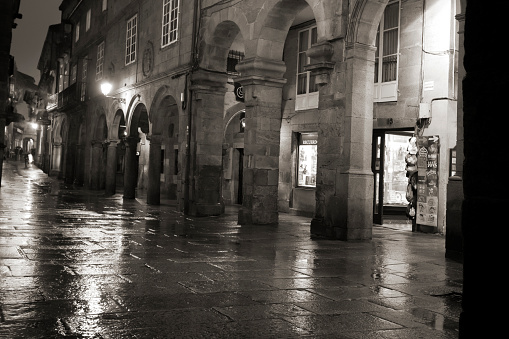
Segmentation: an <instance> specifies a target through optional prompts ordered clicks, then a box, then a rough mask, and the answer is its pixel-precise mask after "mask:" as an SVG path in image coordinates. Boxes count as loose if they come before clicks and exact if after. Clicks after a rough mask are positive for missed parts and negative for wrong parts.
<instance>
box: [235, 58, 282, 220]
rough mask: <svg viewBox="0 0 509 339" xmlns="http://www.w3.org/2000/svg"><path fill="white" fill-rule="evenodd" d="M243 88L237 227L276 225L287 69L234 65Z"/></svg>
mask: <svg viewBox="0 0 509 339" xmlns="http://www.w3.org/2000/svg"><path fill="white" fill-rule="evenodd" d="M237 70H239V72H240V73H241V74H242V76H241V77H240V78H238V79H237V81H238V82H240V83H241V84H242V86H243V88H244V100H245V101H244V102H245V105H246V120H245V121H246V127H245V130H244V164H243V166H244V173H243V187H242V193H243V198H242V209H241V210H240V211H239V224H260V225H263V224H277V223H278V215H279V214H278V183H279V147H280V146H279V143H280V133H281V96H282V88H283V85H284V84H285V83H286V79H284V78H283V77H282V76H283V74H284V72H285V70H286V66H285V64H284V63H283V62H281V61H274V60H268V59H261V58H252V59H248V60H246V59H245V60H244V61H242V62H241V63H239V64H238V65H237Z"/></svg>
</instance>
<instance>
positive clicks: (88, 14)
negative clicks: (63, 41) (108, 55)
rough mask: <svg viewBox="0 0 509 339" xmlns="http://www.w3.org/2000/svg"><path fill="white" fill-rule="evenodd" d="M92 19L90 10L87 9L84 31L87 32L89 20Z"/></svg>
mask: <svg viewBox="0 0 509 339" xmlns="http://www.w3.org/2000/svg"><path fill="white" fill-rule="evenodd" d="M91 20H92V10H91V9H89V10H88V11H87V20H86V22H85V31H86V32H88V30H89V29H90V21H91Z"/></svg>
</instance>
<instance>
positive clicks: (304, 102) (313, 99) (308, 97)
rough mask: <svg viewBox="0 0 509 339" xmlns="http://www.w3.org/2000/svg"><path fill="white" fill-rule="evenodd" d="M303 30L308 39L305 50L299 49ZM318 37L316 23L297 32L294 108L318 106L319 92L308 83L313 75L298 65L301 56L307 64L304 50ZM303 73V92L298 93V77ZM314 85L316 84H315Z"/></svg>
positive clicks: (298, 109) (302, 108)
mask: <svg viewBox="0 0 509 339" xmlns="http://www.w3.org/2000/svg"><path fill="white" fill-rule="evenodd" d="M303 32H308V41H307V48H306V49H305V50H302V51H301V50H300V46H301V36H302V33H303ZM317 38H318V28H317V25H316V24H314V25H312V26H309V27H307V28H303V29H300V30H299V31H298V32H297V63H296V64H297V67H296V72H295V110H296V111H300V110H305V109H312V108H318V97H319V92H318V88H316V90H313V91H311V90H310V87H311V86H310V84H311V80H312V78H313V79H314V77H313V76H312V75H311V72H310V71H303V72H300V71H299V66H300V65H301V63H302V62H303V61H301V58H302V57H304V58H305V63H304V65H307V64H309V62H310V58H309V57H308V56H307V55H306V51H307V50H308V49H309V48H310V47H311V46H312V45H313V43H316V40H317ZM302 75H305V77H306V85H305V87H306V88H305V89H306V92H305V93H301V94H299V88H300V86H299V77H300V76H302ZM315 86H316V84H315Z"/></svg>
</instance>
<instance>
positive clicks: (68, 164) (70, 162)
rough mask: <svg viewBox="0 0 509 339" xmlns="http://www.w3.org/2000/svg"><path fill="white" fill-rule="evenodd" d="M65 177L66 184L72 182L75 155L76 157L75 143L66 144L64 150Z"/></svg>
mask: <svg viewBox="0 0 509 339" xmlns="http://www.w3.org/2000/svg"><path fill="white" fill-rule="evenodd" d="M65 154H66V156H65V178H64V182H65V183H66V184H73V183H74V171H75V167H74V165H75V157H76V145H75V144H68V145H67V149H66V152H65Z"/></svg>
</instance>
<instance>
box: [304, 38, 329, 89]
mask: <svg viewBox="0 0 509 339" xmlns="http://www.w3.org/2000/svg"><path fill="white" fill-rule="evenodd" d="M333 54H334V48H333V46H332V44H331V43H330V42H328V41H322V42H319V43H317V44H315V45H313V46H311V48H309V49H308V50H307V51H306V55H307V56H308V57H309V58H310V59H311V63H310V64H309V65H306V66H304V69H305V70H306V71H311V74H313V75H315V76H316V80H315V81H316V83H317V84H318V85H326V84H328V83H329V74H330V72H331V70H333V69H334V62H332V61H331V59H332V55H333Z"/></svg>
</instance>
